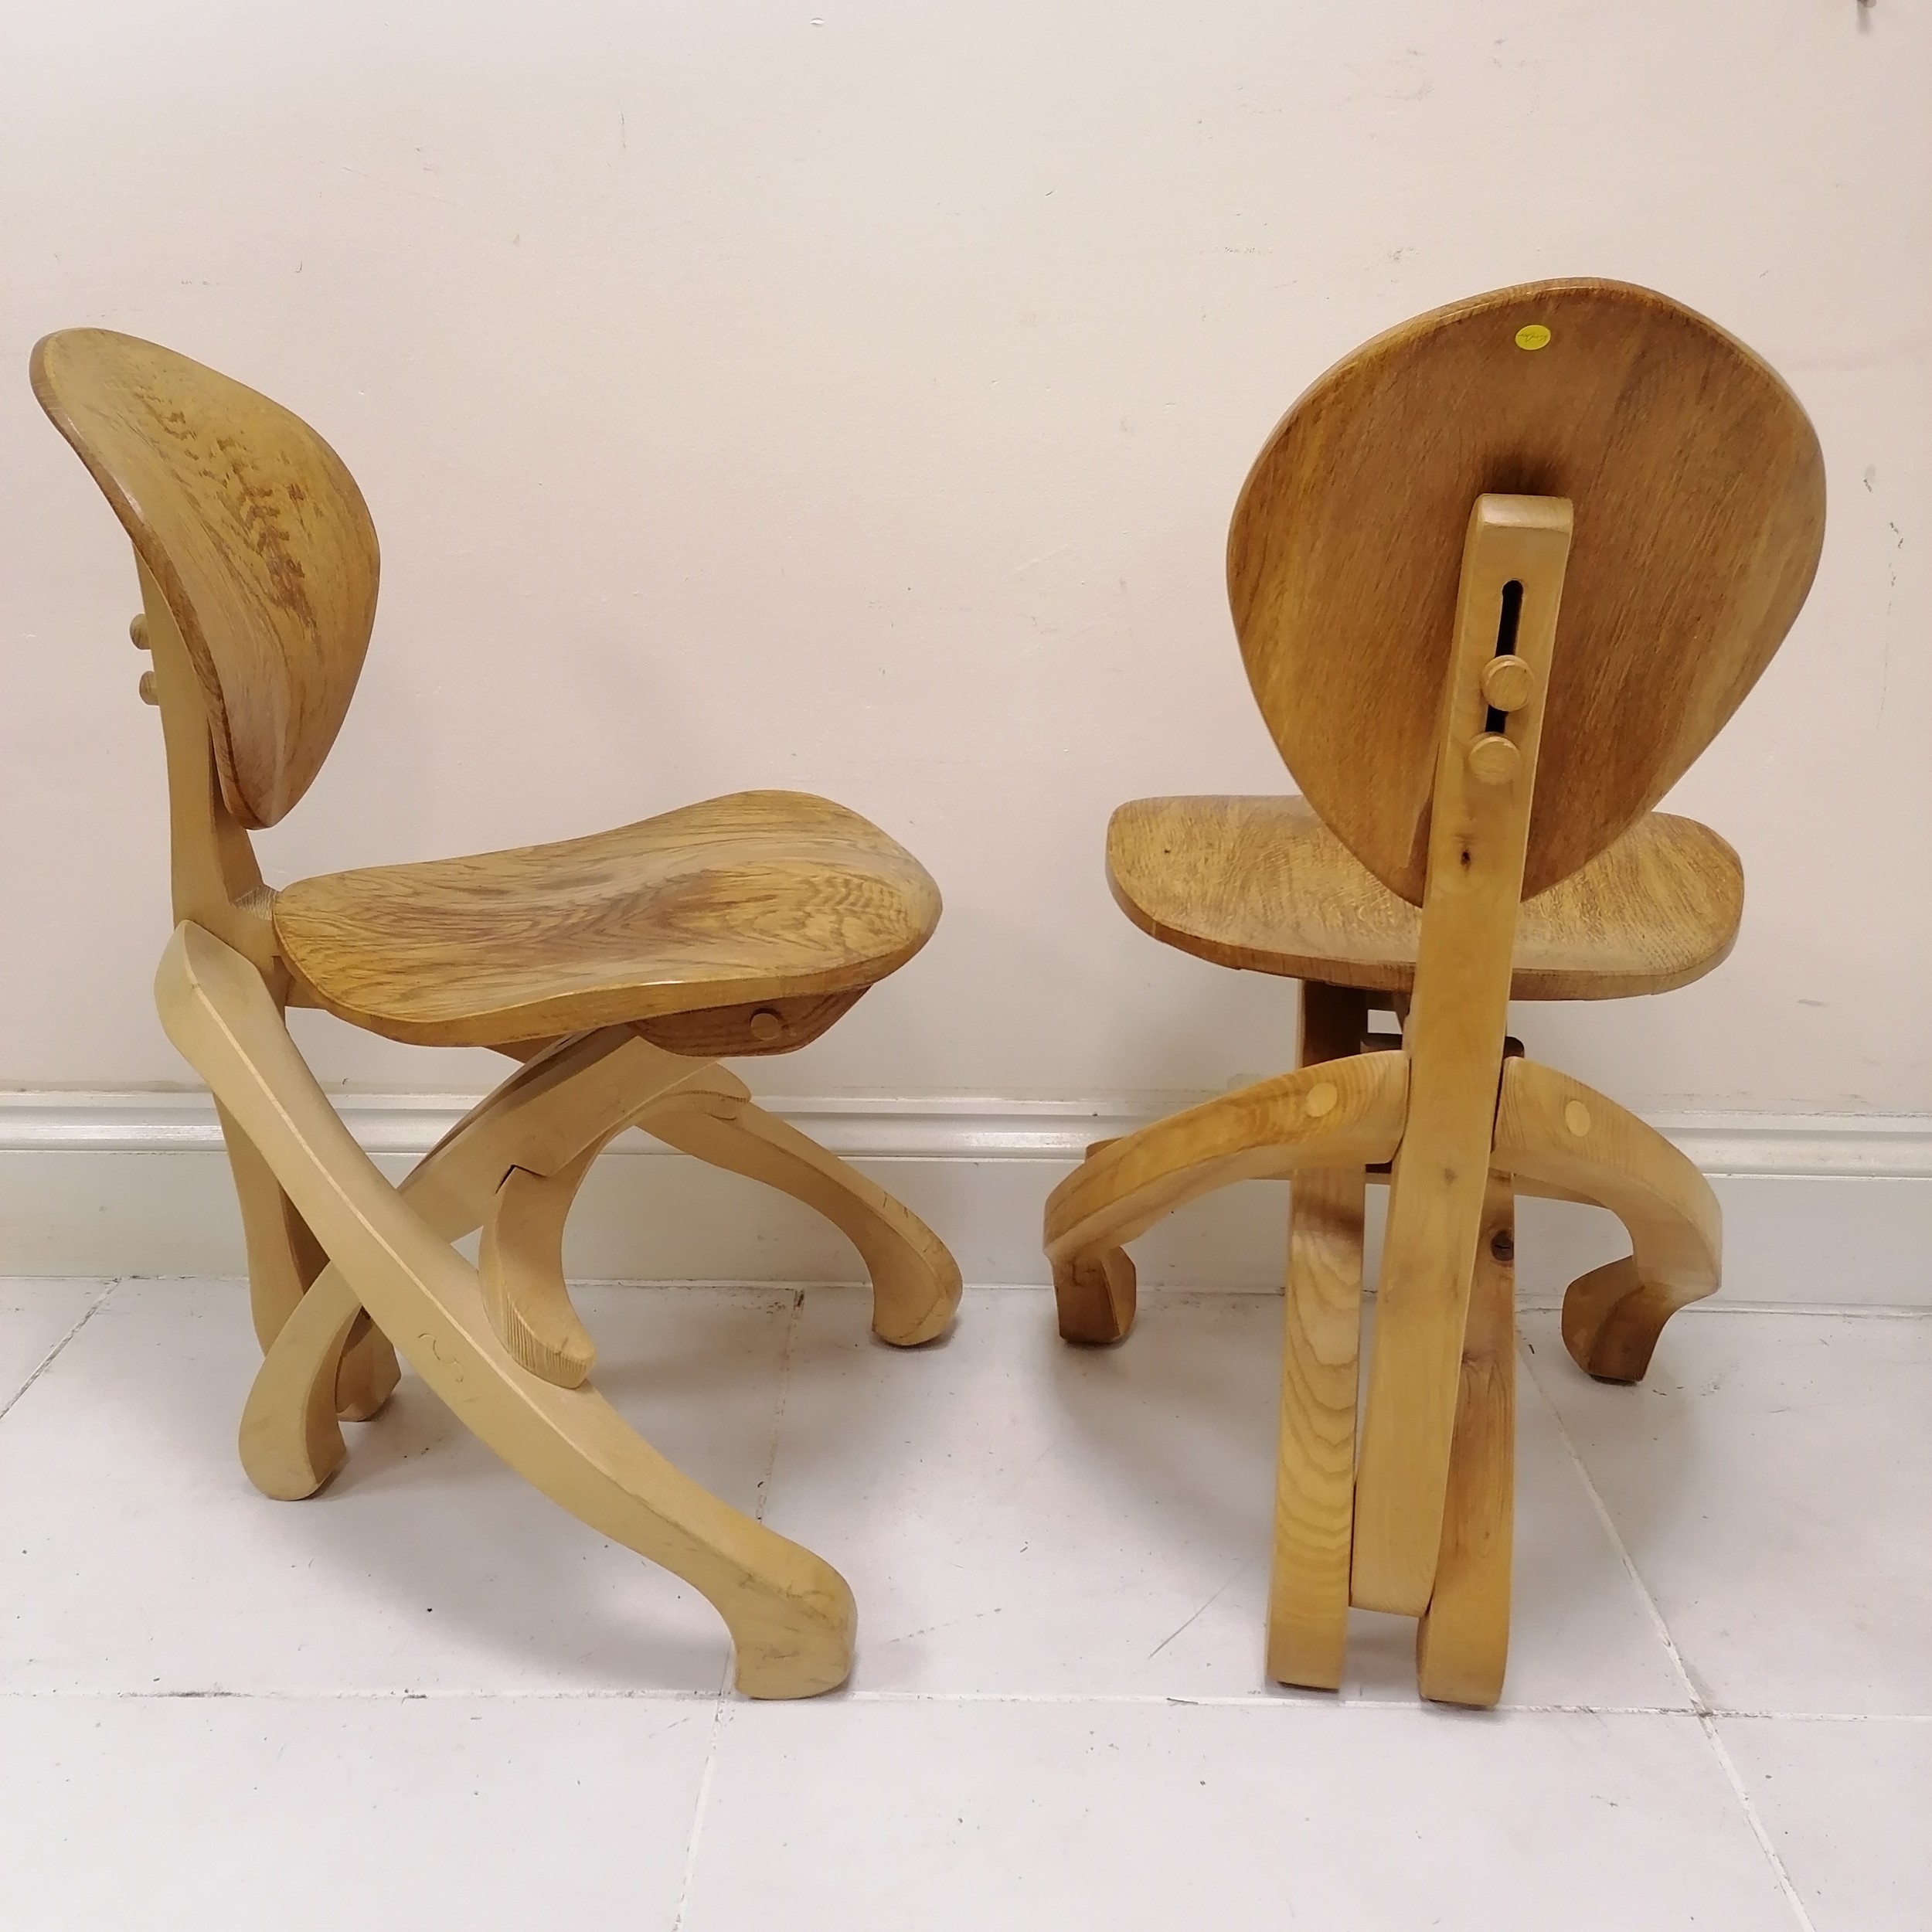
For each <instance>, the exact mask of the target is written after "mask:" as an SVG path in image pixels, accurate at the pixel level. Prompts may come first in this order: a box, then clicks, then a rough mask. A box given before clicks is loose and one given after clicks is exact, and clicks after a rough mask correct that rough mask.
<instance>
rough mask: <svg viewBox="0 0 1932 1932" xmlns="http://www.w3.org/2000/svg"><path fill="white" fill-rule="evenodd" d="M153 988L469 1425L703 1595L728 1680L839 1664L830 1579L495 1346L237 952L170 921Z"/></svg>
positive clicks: (797, 1689) (529, 1475)
mask: <svg viewBox="0 0 1932 1932" xmlns="http://www.w3.org/2000/svg"><path fill="white" fill-rule="evenodd" d="M155 996H156V1002H157V1004H158V1007H159V1009H160V1012H161V1016H162V1025H163V1026H164V1027H165V1029H166V1030H167V1032H168V1037H169V1039H172V1041H173V1042H174V1043H175V1046H176V1047H177V1048H178V1049H179V1050H180V1051H181V1052H182V1053H183V1054H184V1055H185V1056H186V1057H187V1059H188V1060H189V1062H190V1063H191V1064H192V1065H193V1066H195V1068H196V1070H197V1071H198V1072H199V1073H200V1074H201V1076H202V1078H203V1079H204V1080H206V1081H207V1082H208V1084H209V1087H210V1088H211V1089H213V1090H214V1092H215V1093H216V1094H218V1095H219V1097H220V1099H221V1101H222V1104H223V1105H224V1106H226V1107H227V1108H228V1109H229V1110H230V1112H231V1113H232V1114H233V1115H234V1116H235V1117H236V1120H237V1121H240V1124H241V1126H242V1128H243V1131H244V1132H246V1133H247V1134H248V1136H249V1138H250V1139H251V1140H252V1141H253V1142H254V1144H255V1145H256V1146H257V1148H259V1149H260V1151H261V1154H262V1156H263V1158H264V1160H266V1161H267V1162H268V1163H269V1165H270V1167H271V1168H272V1169H273V1170H274V1173H275V1175H276V1177H277V1179H278V1180H279V1181H280V1182H281V1185H282V1186H283V1187H284V1189H286V1190H287V1193H288V1196H289V1198H290V1199H291V1200H292V1201H293V1202H294V1203H295V1206H296V1207H297V1209H298V1210H299V1211H300V1213H301V1215H302V1217H303V1219H304V1220H305V1221H307V1222H308V1225H309V1226H310V1227H311V1228H312V1229H313V1230H315V1234H316V1237H317V1239H318V1240H320V1241H321V1243H322V1244H323V1246H324V1247H325V1248H326V1249H327V1250H328V1252H329V1253H330V1254H331V1255H332V1256H333V1257H335V1264H336V1266H337V1267H338V1268H339V1269H340V1270H341V1273H342V1277H343V1279H344V1281H345V1282H346V1283H347V1284H349V1289H350V1291H351V1292H352V1294H353V1296H354V1298H355V1300H356V1301H359V1302H360V1303H361V1304H362V1306H363V1307H365V1308H367V1309H368V1310H369V1314H370V1315H371V1316H372V1318H373V1319H374V1320H375V1321H376V1322H377V1323H378V1324H379V1325H380V1326H381V1327H382V1328H383V1331H384V1332H386V1334H388V1335H390V1336H392V1337H393V1338H394V1339H395V1340H396V1342H397V1345H398V1346H399V1347H400V1349H401V1351H402V1352H403V1355H405V1356H406V1358H407V1359H408V1360H409V1362H410V1365H411V1366H413V1368H414V1369H416V1371H417V1373H418V1374H419V1375H420V1376H422V1378H423V1380H424V1381H425V1382H426V1383H428V1384H429V1386H430V1388H431V1389H434V1391H435V1392H436V1393H437V1395H438V1396H440V1397H441V1398H442V1400H444V1402H445V1403H447V1404H448V1406H450V1407H451V1409H452V1410H454V1412H455V1413H456V1414H457V1417H458V1418H459V1419H460V1420H461V1421H462V1422H463V1423H464V1424H465V1425H466V1426H467V1427H468V1428H470V1429H471V1430H472V1431H474V1434H476V1435H477V1436H478V1438H479V1439H480V1440H482V1441H483V1442H484V1443H485V1444H486V1445H487V1446H488V1447H490V1448H491V1449H492V1450H494V1451H495V1452H496V1454H498V1455H499V1456H501V1457H502V1458H503V1460H504V1461H505V1462H507V1463H509V1465H510V1466H511V1467H512V1468H513V1469H515V1470H516V1471H518V1473H519V1475H522V1476H523V1477H525V1478H526V1479H527V1480H528V1481H530V1482H531V1483H532V1484H533V1485H535V1486H536V1488H539V1489H541V1490H542V1491H543V1492H544V1494H545V1495H548V1496H549V1497H550V1498H552V1499H553V1501H555V1502H558V1503H560V1504H561V1505H563V1507H564V1508H565V1509H568V1510H569V1511H570V1513H571V1514H572V1515H575V1516H576V1517H577V1518H578V1519H579V1520H580V1521H581V1522H585V1523H587V1524H588V1525H589V1526H590V1527H591V1528H593V1529H596V1530H597V1531H599V1532H601V1533H602V1534H604V1535H605V1536H609V1537H611V1539H614V1541H616V1542H618V1543H623V1544H624V1545H625V1546H627V1547H628V1548H629V1549H634V1550H636V1551H637V1552H638V1553H639V1554H640V1555H641V1556H646V1557H648V1558H649V1559H650V1560H651V1561H653V1562H655V1563H661V1564H662V1565H663V1566H665V1568H666V1569H668V1570H671V1571H672V1572H673V1573H675V1574H676V1575H678V1576H679V1577H683V1578H684V1579H685V1580H686V1581H687V1582H689V1583H691V1585H692V1587H694V1588H695V1589H696V1590H699V1592H701V1593H702V1594H703V1595H704V1596H705V1597H706V1598H708V1599H709V1601H710V1602H711V1604H713V1607H715V1608H716V1610H717V1611H718V1613H719V1615H720V1616H721V1617H723V1619H724V1621H725V1623H726V1626H727V1628H729V1629H730V1632H731V1634H732V1638H733V1642H734V1644H735V1645H736V1651H737V1656H736V1675H737V1685H738V1688H739V1689H740V1691H741V1692H743V1693H744V1694H745V1695H747V1696H753V1697H803V1696H812V1695H815V1693H817V1692H821V1691H825V1690H829V1689H832V1687H833V1686H834V1685H837V1684H838V1683H841V1682H843V1681H844V1679H845V1676H846V1675H847V1673H848V1672H849V1669H850V1667H851V1661H852V1633H853V1628H854V1624H855V1613H854V1608H853V1604H852V1593H851V1591H850V1590H849V1589H848V1588H847V1587H846V1585H845V1580H844V1579H843V1578H842V1577H840V1576H839V1574H838V1572H837V1571H836V1570H833V1569H832V1567H831V1566H830V1565H828V1564H827V1563H825V1562H823V1561H822V1560H821V1559H819V1558H818V1557H817V1556H814V1555H813V1554H812V1553H811V1552H810V1551H809V1550H807V1549H801V1548H800V1547H799V1546H798V1545H797V1544H795V1543H789V1542H787V1540H786V1539H784V1537H782V1536H778V1535H777V1534H776V1533H774V1532H773V1531H771V1530H769V1529H766V1528H765V1527H764V1526H763V1525H762V1524H760V1523H757V1522H753V1521H752V1520H751V1519H750V1518H749V1517H747V1516H744V1515H741V1514H740V1512H738V1511H736V1510H735V1509H731V1508H730V1506H729V1505H727V1504H726V1503H724V1502H721V1501H720V1500H719V1498H716V1496H713V1495H710V1494H709V1492H706V1491H705V1490H704V1489H702V1488H699V1485H697V1484H696V1483H695V1482H693V1481H692V1480H691V1479H690V1478H689V1477H688V1476H686V1475H684V1474H683V1473H682V1471H679V1469H677V1468H675V1467H674V1466H673V1465H672V1464H671V1463H669V1462H668V1461H665V1458H663V1457H662V1456H661V1455H659V1454H658V1452H657V1451H655V1450H654V1449H652V1448H651V1447H650V1445H649V1444H648V1443H646V1442H645V1441H644V1440H642V1439H641V1437H638V1435H637V1434H635V1433H634V1431H633V1430H631V1429H630V1428H629V1427H628V1426H627V1425H626V1424H625V1423H624V1422H623V1420H621V1418H620V1417H618V1416H617V1413H616V1412H615V1411H614V1410H613V1409H611V1407H610V1406H609V1405H608V1404H607V1403H605V1402H604V1400H603V1399H602V1398H601V1397H600V1396H598V1395H597V1394H596V1393H594V1391H593V1390H591V1389H588V1388H583V1389H560V1388H557V1387H556V1386H554V1385H553V1384H552V1383H547V1382H545V1381H543V1380H542V1379H539V1377H537V1376H532V1375H531V1374H529V1372H527V1371H526V1370H525V1369H523V1368H522V1367H521V1366H520V1365H519V1364H518V1363H517V1362H515V1361H514V1360H513V1359H512V1358H511V1356H510V1355H509V1354H508V1352H506V1351H505V1349H504V1348H503V1346H502V1343H501V1342H498V1340H497V1338H496V1336H495V1333H494V1332H493V1331H492V1328H491V1326H490V1321H489V1317H488V1312H487V1311H486V1310H485V1307H484V1305H483V1294H482V1287H481V1283H480V1282H479V1281H478V1277H477V1273H476V1270H474V1268H472V1267H470V1266H469V1264H468V1263H467V1262H465V1261H464V1260H463V1258H462V1257H461V1255H459V1254H457V1253H456V1252H455V1251H454V1250H453V1249H452V1248H451V1247H449V1246H447V1243H446V1242H445V1241H444V1240H443V1239H442V1238H440V1236H439V1235H438V1234H437V1233H436V1232H435V1231H434V1230H432V1229H431V1228H430V1226H427V1225H426V1223H424V1221H423V1218H422V1217H421V1216H420V1215H418V1214H417V1213H415V1212H414V1211H413V1209H412V1208H411V1207H410V1205H409V1204H408V1203H407V1202H405V1201H404V1200H403V1198H402V1196H401V1195H400V1193H399V1192H398V1191H397V1190H396V1189H394V1188H393V1187H391V1186H390V1185H389V1183H388V1182H386V1180H385V1179H383V1176H382V1175H381V1174H380V1173H379V1172H378V1171H377V1169H376V1166H375V1165H374V1163H373V1162H371V1161H370V1160H369V1157H368V1156H367V1155H365V1154H364V1153H363V1152H362V1149H361V1148H359V1147H358V1146H357V1145H356V1144H355V1140H354V1139H353V1138H352V1136H351V1135H350V1134H349V1131H348V1130H347V1128H345V1127H344V1126H343V1124H342V1121H340V1120H339V1119H338V1117H337V1116H336V1114H335V1111H334V1109H333V1108H332V1107H330V1105H329V1104H328V1097H327V1096H326V1095H325V1094H324V1093H323V1092H322V1090H321V1088H320V1087H318V1085H317V1084H316V1083H315V1078H314V1077H313V1075H311V1073H310V1072H309V1070H308V1067H307V1066H305V1065H304V1063H303V1061H302V1060H301V1056H300V1055H299V1054H298V1053H297V1051H296V1050H295V1045H294V1042H293V1041H292V1040H291V1039H290V1038H289V1036H288V1033H287V1029H286V1028H285V1027H284V1025H283V1023H282V1019H281V1014H280V1013H279V1012H278V1011H277V1009H276V1005H275V1003H274V1000H273V998H271V997H270V995H269V992H268V989H267V987H266V986H265V985H264V983H263V981H262V980H261V978H260V975H259V974H258V973H257V971H255V969H254V968H253V967H252V966H250V964H249V963H248V962H247V960H245V959H244V958H243V957H242V956H241V955H240V954H238V953H236V952H235V951H233V950H232V949H231V948H230V947H226V946H224V945H223V944H222V943H221V942H220V941H219V940H216V939H215V938H214V937H213V936H212V935H211V934H209V933H207V932H206V931H205V930H202V929H201V928H200V927H196V926H194V925H192V924H184V925H182V926H181V927H178V928H177V929H176V930H175V936H174V937H173V939H172V940H171V941H170V942H169V944H168V949H167V951H166V953H165V954H164V955H163V957H162V964H161V969H160V971H159V973H158V975H157V978H156V981H155ZM319 1285H320V1283H319V1281H318V1286H319ZM318 1319H319V1315H318Z"/></svg>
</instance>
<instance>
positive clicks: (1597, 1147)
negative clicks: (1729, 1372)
mask: <svg viewBox="0 0 1932 1932" xmlns="http://www.w3.org/2000/svg"><path fill="white" fill-rule="evenodd" d="M1495 1162H1496V1165H1497V1166H1498V1167H1499V1168H1505V1169H1506V1170H1507V1171H1508V1172H1511V1173H1512V1174H1515V1175H1519V1176H1521V1177H1522V1178H1524V1179H1526V1180H1529V1181H1531V1182H1546V1183H1548V1184H1549V1185H1552V1186H1553V1187H1555V1188H1557V1189H1561V1190H1562V1191H1563V1192H1565V1193H1566V1194H1568V1195H1570V1196H1573V1197H1575V1198H1577V1199H1583V1200H1588V1201H1594V1202H1596V1203H1597V1205H1598V1206H1602V1207H1607V1208H1608V1209H1610V1211H1611V1213H1613V1214H1614V1215H1615V1216H1617V1219H1619V1220H1620V1221H1621V1222H1622V1223H1623V1224H1624V1227H1625V1228H1626V1229H1627V1230H1628V1231H1629V1233H1630V1238H1631V1248H1632V1250H1633V1252H1632V1253H1630V1254H1629V1255H1628V1256H1626V1257H1624V1259H1623V1260H1621V1261H1613V1262H1611V1264H1609V1265H1608V1266H1607V1267H1600V1268H1596V1269H1594V1270H1591V1272H1590V1274H1586V1275H1583V1276H1582V1277H1580V1279H1578V1280H1577V1281H1573V1282H1572V1283H1571V1284H1570V1291H1569V1292H1568V1294H1566V1295H1565V1296H1564V1297H1563V1343H1564V1345H1565V1346H1566V1348H1567V1349H1569V1350H1570V1354H1571V1355H1572V1356H1573V1358H1574V1359H1575V1360H1576V1362H1577V1365H1578V1366H1579V1367H1580V1368H1582V1369H1585V1370H1587V1372H1589V1373H1590V1374H1591V1375H1593V1376H1597V1377H1598V1378H1599V1379H1600V1380H1603V1381H1605V1382H1637V1381H1640V1380H1641V1379H1642V1377H1643V1376H1644V1373H1645V1371H1646V1370H1647V1369H1648V1368H1649V1366H1650V1358H1651V1350H1652V1349H1655V1347H1656V1345H1657V1338H1658V1335H1659V1334H1660V1333H1661V1332H1662V1329H1663V1326H1664V1324H1665V1322H1666V1321H1668V1320H1669V1319H1670V1318H1671V1317H1672V1315H1675V1313H1676V1312H1677V1311H1678V1310H1679V1308H1682V1307H1684V1306H1685V1304H1688V1303H1689V1302H1692V1301H1699V1300H1701V1299H1702V1298H1703V1297H1704V1296H1706V1295H1707V1294H1715V1293H1716V1290H1717V1285H1718V1279H1719V1260H1720V1257H1721V1255H1722V1253H1723V1213H1722V1211H1721V1210H1720V1209H1719V1206H1718V1204H1717V1196H1716V1195H1715V1194H1713V1192H1711V1185H1710V1183H1709V1182H1708V1181H1707V1180H1706V1179H1705V1178H1704V1177H1703V1175H1702V1174H1700V1173H1699V1172H1698V1171H1697V1168H1696V1166H1695V1165H1692V1162H1691V1161H1690V1160H1689V1158H1687V1157H1686V1156H1685V1155H1683V1154H1682V1153H1680V1152H1679V1151H1678V1150H1677V1149H1676V1148H1674V1147H1673V1146H1672V1145H1671V1144H1670V1142H1669V1141H1667V1140H1665V1138H1664V1137H1663V1135H1662V1134H1659V1133H1658V1131H1657V1130H1656V1128H1654V1127H1652V1126H1651V1125H1650V1124H1649V1123H1648V1121H1641V1120H1639V1119H1638V1117H1637V1116H1636V1115H1635V1114H1631V1113H1629V1112H1628V1111H1625V1109H1624V1108H1623V1107H1619V1106H1618V1105H1617V1103H1616V1102H1615V1101H1614V1100H1607V1099H1606V1098H1605V1097H1604V1096H1603V1095H1602V1094H1599V1093H1597V1092H1595V1091H1594V1090H1592V1089H1590V1087H1586V1086H1584V1085H1583V1083H1582V1081H1580V1080H1572V1079H1570V1077H1569V1076H1568V1075H1567V1074H1565V1073H1557V1072H1556V1071H1555V1070H1553V1069H1552V1068H1549V1067H1547V1066H1539V1065H1538V1064H1537V1063H1536V1062H1535V1061H1534V1060H1512V1061H1511V1062H1510V1063H1509V1065H1508V1066H1505V1069H1504V1070H1503V1080H1502V1100H1501V1104H1500V1105H1499V1106H1498V1108H1497V1111H1496V1147H1495Z"/></svg>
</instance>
